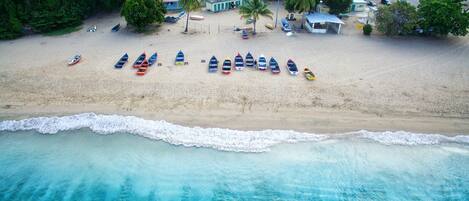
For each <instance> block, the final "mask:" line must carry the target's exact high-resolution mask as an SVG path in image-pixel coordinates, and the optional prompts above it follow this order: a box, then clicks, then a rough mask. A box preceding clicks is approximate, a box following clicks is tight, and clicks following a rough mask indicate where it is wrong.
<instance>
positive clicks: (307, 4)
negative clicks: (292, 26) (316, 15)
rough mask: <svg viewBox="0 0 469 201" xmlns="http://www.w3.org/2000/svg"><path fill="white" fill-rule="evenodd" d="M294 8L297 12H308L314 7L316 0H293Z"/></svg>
mask: <svg viewBox="0 0 469 201" xmlns="http://www.w3.org/2000/svg"><path fill="white" fill-rule="evenodd" d="M294 1H295V10H296V11H298V12H299V13H305V12H309V11H311V10H314V8H315V7H316V0H294Z"/></svg>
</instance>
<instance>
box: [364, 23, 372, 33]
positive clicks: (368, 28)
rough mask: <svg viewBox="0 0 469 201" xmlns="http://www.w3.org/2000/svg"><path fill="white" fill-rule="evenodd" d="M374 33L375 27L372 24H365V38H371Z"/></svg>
mask: <svg viewBox="0 0 469 201" xmlns="http://www.w3.org/2000/svg"><path fill="white" fill-rule="evenodd" d="M372 31H373V27H372V26H371V25H370V24H365V26H363V34H364V35H365V36H369V35H370V34H371V32H372Z"/></svg>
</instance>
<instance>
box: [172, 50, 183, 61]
mask: <svg viewBox="0 0 469 201" xmlns="http://www.w3.org/2000/svg"><path fill="white" fill-rule="evenodd" d="M174 63H175V64H176V65H184V53H183V52H182V51H181V50H179V52H178V53H177V54H176V59H175V62H174Z"/></svg>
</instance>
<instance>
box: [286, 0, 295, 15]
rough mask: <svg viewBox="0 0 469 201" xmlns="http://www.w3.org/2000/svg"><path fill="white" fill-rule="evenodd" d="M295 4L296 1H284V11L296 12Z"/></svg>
mask: <svg viewBox="0 0 469 201" xmlns="http://www.w3.org/2000/svg"><path fill="white" fill-rule="evenodd" d="M295 4H296V0H285V10H287V11H288V12H289V13H294V12H295V11H296V9H295Z"/></svg>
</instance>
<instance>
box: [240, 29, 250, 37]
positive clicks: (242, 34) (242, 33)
mask: <svg viewBox="0 0 469 201" xmlns="http://www.w3.org/2000/svg"><path fill="white" fill-rule="evenodd" d="M241 38H242V39H248V38H249V36H248V32H247V31H246V30H243V31H242V32H241Z"/></svg>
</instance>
